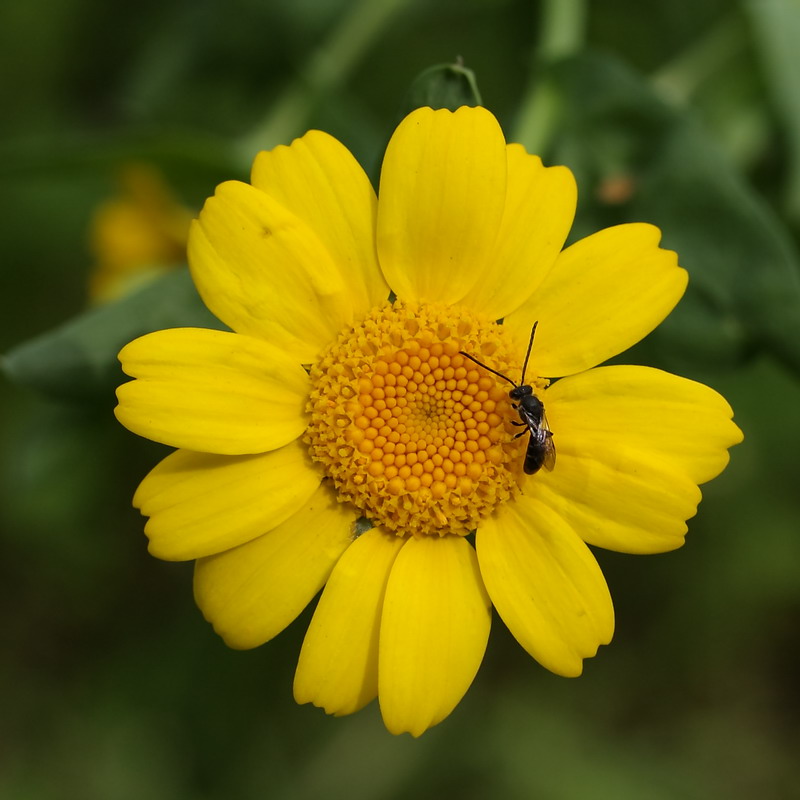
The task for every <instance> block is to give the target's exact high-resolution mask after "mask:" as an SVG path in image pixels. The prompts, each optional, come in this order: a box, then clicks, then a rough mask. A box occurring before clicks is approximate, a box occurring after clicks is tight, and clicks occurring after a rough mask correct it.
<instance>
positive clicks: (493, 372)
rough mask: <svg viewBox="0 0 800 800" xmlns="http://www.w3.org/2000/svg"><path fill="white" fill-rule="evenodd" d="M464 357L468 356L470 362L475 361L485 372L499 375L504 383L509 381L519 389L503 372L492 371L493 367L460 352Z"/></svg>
mask: <svg viewBox="0 0 800 800" xmlns="http://www.w3.org/2000/svg"><path fill="white" fill-rule="evenodd" d="M458 352H459V353H461V355H462V356H466V357H467V358H468V359H469V360H470V361H474V362H475V363H476V364H477V365H478V366H479V367H483V368H484V369H485V370H488V371H489V372H491V373H492V374H493V375H497V377H498V378H502V379H503V380H504V381H508V382H509V383H510V384H511V385H512V386H513V387H514V388H516V387H517V384H516V383H514V381H512V380H511V378H509V377H508V376H507V375H503V373H502V372H498V371H497V370H496V369H492V368H491V367H487V366H486V364H484V363H483V362H482V361H478V359H477V358H475V357H474V356H471V355H470V354H469V353H465V352H464V351H463V350H459V351H458Z"/></svg>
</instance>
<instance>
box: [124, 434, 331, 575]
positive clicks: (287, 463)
mask: <svg viewBox="0 0 800 800" xmlns="http://www.w3.org/2000/svg"><path fill="white" fill-rule="evenodd" d="M321 479H322V474H321V473H320V472H319V471H318V470H317V469H315V468H314V467H313V466H312V465H311V463H310V460H309V458H308V453H307V450H306V447H305V446H304V445H303V444H302V443H301V442H298V441H295V442H291V443H290V444H287V445H286V446H285V447H281V448H280V449H279V450H273V451H272V452H269V453H264V454H263V455H256V456H218V455H209V454H208V453H194V452H192V451H190V450H177V451H176V452H174V453H172V455H169V456H167V457H166V458H165V459H164V460H163V461H162V462H161V463H159V464H157V465H156V467H155V468H154V469H153V470H152V471H151V472H150V473H149V475H147V477H146V478H145V479H144V480H143V481H142V482H141V484H140V485H139V488H138V489H137V491H136V494H135V495H134V498H133V504H134V506H135V507H136V508H139V509H140V510H141V512H142V514H143V515H144V516H146V517H150V519H149V520H148V521H147V524H146V525H145V528H144V532H145V533H146V534H147V536H148V537H149V539H150V548H149V550H150V553H152V555H154V556H156V558H163V559H166V560H168V561H183V560H188V559H192V558H200V557H202V556H210V555H213V554H214V553H221V552H222V551H223V550H229V549H230V548H231V547H236V546H237V545H240V544H244V543H245V542H249V541H250V540H251V539H255V538H256V537H257V536H260V535H261V534H262V533H266V532H267V531H269V530H272V528H274V527H275V526H276V525H280V523H281V522H283V521H284V520H286V519H288V518H289V517H291V516H292V515H293V514H295V513H297V511H298V510H299V509H300V508H302V506H303V505H304V504H305V503H306V501H307V500H308V498H309V497H311V495H312V494H313V493H314V491H315V490H316V488H317V486H319V483H320V480H321Z"/></svg>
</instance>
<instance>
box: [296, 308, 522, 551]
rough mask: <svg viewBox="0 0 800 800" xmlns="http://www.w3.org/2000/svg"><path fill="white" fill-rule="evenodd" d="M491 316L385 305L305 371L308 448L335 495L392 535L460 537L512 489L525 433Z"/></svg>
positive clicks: (513, 369) (503, 334) (501, 336)
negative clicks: (308, 381)
mask: <svg viewBox="0 0 800 800" xmlns="http://www.w3.org/2000/svg"><path fill="white" fill-rule="evenodd" d="M460 351H463V352H466V353H469V354H470V355H473V356H474V357H475V358H477V359H479V360H480V361H482V362H483V363H485V364H487V365H490V366H491V368H492V369H494V370H496V371H498V372H502V373H504V374H506V375H509V376H513V377H514V378H517V377H518V372H519V365H518V364H514V363H513V361H512V356H511V353H512V352H513V349H512V347H511V342H510V341H509V336H508V332H507V331H505V330H504V329H503V328H502V326H499V325H497V324H495V323H494V322H491V321H489V320H484V319H481V318H479V317H478V316H476V315H472V314H470V313H469V312H467V311H466V310H465V309H464V308H460V309H458V311H457V312H456V311H455V310H454V309H452V308H450V307H448V306H444V305H434V304H426V305H418V306H416V305H410V304H402V303H399V302H398V303H395V304H394V305H390V304H386V305H384V306H381V307H380V308H378V309H376V310H374V311H373V312H372V313H371V314H370V315H369V316H367V318H366V319H365V320H364V321H363V323H361V324H360V325H357V326H355V327H353V328H351V329H348V330H347V331H345V332H343V333H342V334H341V335H340V336H339V338H338V340H337V341H336V342H335V344H334V345H333V346H332V347H330V348H329V349H328V351H327V352H326V353H325V354H324V355H323V357H322V358H321V359H320V361H319V363H318V364H316V365H315V366H314V367H312V369H311V380H312V385H313V389H312V392H311V399H310V403H309V411H310V413H311V415H312V419H311V424H310V425H309V428H308V430H307V432H306V442H307V443H308V444H309V447H310V451H311V455H312V457H313V458H314V459H315V460H316V461H318V462H320V463H321V464H322V466H323V468H324V470H325V472H326V474H327V475H328V476H329V477H330V478H331V479H332V480H333V483H334V485H335V487H336V490H337V493H338V494H339V496H340V497H341V498H342V499H344V500H348V501H350V502H351V503H353V505H355V506H356V507H357V508H358V509H360V510H361V511H362V513H363V514H364V515H365V516H366V517H368V518H369V519H370V520H371V521H372V522H374V523H376V524H381V525H383V526H384V527H386V528H388V529H389V530H392V531H395V532H396V533H398V534H399V535H404V534H408V533H411V534H417V535H419V534H437V535H442V536H443V535H445V534H458V535H466V534H467V533H469V532H470V531H471V530H474V529H475V527H476V526H477V524H478V523H479V521H480V520H481V519H483V518H485V517H486V516H487V515H488V514H490V513H491V512H492V511H493V510H494V508H495V507H496V506H497V505H498V504H500V503H503V502H505V501H507V500H508V499H510V498H511V497H512V496H513V495H514V494H515V492H516V491H517V485H518V484H517V480H518V477H519V472H520V465H521V463H522V459H523V457H524V449H525V444H526V438H525V437H521V438H514V437H515V434H516V433H518V432H519V430H520V429H519V428H514V427H513V426H512V425H511V422H512V420H515V419H517V420H518V416H517V414H516V412H515V411H514V409H513V408H512V406H511V403H510V401H509V397H508V389H509V388H510V384H509V385H506V384H504V383H502V382H501V380H500V379H499V378H497V377H495V376H494V375H492V374H491V373H490V372H489V371H488V370H485V369H482V368H481V367H480V366H478V365H477V364H475V363H474V362H473V361H470V360H469V359H468V358H466V357H465V356H464V355H463V354H462V353H461V352H460Z"/></svg>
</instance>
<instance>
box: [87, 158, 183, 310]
mask: <svg viewBox="0 0 800 800" xmlns="http://www.w3.org/2000/svg"><path fill="white" fill-rule="evenodd" d="M119 184H120V186H119V193H118V194H117V195H116V196H115V197H113V198H111V199H109V200H106V201H105V202H104V203H103V204H102V205H100V206H99V207H98V209H97V210H96V211H95V213H94V217H93V219H92V225H91V231H90V244H91V249H92V251H93V253H94V256H95V266H94V269H93V271H92V274H91V277H90V280H89V294H90V297H91V300H92V302H94V303H105V302H108V301H111V300H118V299H119V298H120V297H122V296H124V295H126V294H128V293H129V292H131V291H132V290H134V289H138V288H140V287H141V286H142V285H144V284H145V283H147V282H148V281H150V280H152V279H153V278H157V277H158V276H159V275H163V274H164V273H165V272H167V271H169V270H171V269H174V268H175V267H177V266H178V265H180V264H181V263H183V262H184V260H185V257H186V236H187V234H188V232H189V225H190V223H191V221H192V215H191V213H190V212H189V210H188V209H187V208H185V207H184V206H182V205H181V204H180V203H179V202H178V200H177V199H176V198H175V196H174V195H173V193H172V191H171V189H170V187H169V186H168V185H167V183H166V181H165V180H164V178H163V176H162V175H161V173H160V172H158V171H157V170H156V169H155V168H154V167H150V166H147V165H145V164H130V165H128V166H127V167H126V168H125V169H124V170H123V171H122V173H121V175H120V178H119Z"/></svg>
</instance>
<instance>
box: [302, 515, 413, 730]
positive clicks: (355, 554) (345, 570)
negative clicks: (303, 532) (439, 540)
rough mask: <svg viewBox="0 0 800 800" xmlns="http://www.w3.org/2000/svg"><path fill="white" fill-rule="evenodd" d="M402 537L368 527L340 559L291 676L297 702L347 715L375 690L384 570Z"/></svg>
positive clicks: (374, 694)
mask: <svg viewBox="0 0 800 800" xmlns="http://www.w3.org/2000/svg"><path fill="white" fill-rule="evenodd" d="M404 543H405V540H404V539H402V538H401V537H399V536H394V535H392V534H388V533H386V532H384V531H382V530H381V529H379V528H372V530H369V531H367V532H366V533H364V534H362V535H361V536H359V537H358V539H356V540H355V541H354V542H353V544H352V545H350V547H349V548H348V549H347V550H346V551H345V553H344V555H343V556H342V557H341V558H340V559H339V561H338V563H337V564H336V567H335V568H334V570H333V573H332V574H331V576H330V579H329V580H328V583H327V585H326V586H325V589H324V591H323V592H322V597H321V598H320V600H319V604H318V605H317V608H316V611H315V612H314V617H313V619H312V620H311V624H310V625H309V628H308V632H307V633H306V638H305V641H304V642H303V648H302V650H301V651H300V660H299V662H298V664H297V672H296V674H295V678H294V696H295V700H297V702H298V703H313V704H314V705H315V706H319V707H320V708H324V709H325V711H326V712H327V713H328V714H336V715H337V716H339V715H342V714H352V713H353V712H354V711H358V710H359V709H360V708H363V707H364V706H365V705H366V704H367V703H369V702H370V700H372V699H374V697H375V696H376V694H377V692H378V630H379V625H380V616H381V609H382V607H383V596H384V592H385V591H386V582H387V581H388V579H389V570H390V569H391V568H392V564H393V563H394V560H395V558H396V557H397V554H398V552H399V551H400V548H401V547H402V546H403V544H404Z"/></svg>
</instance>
